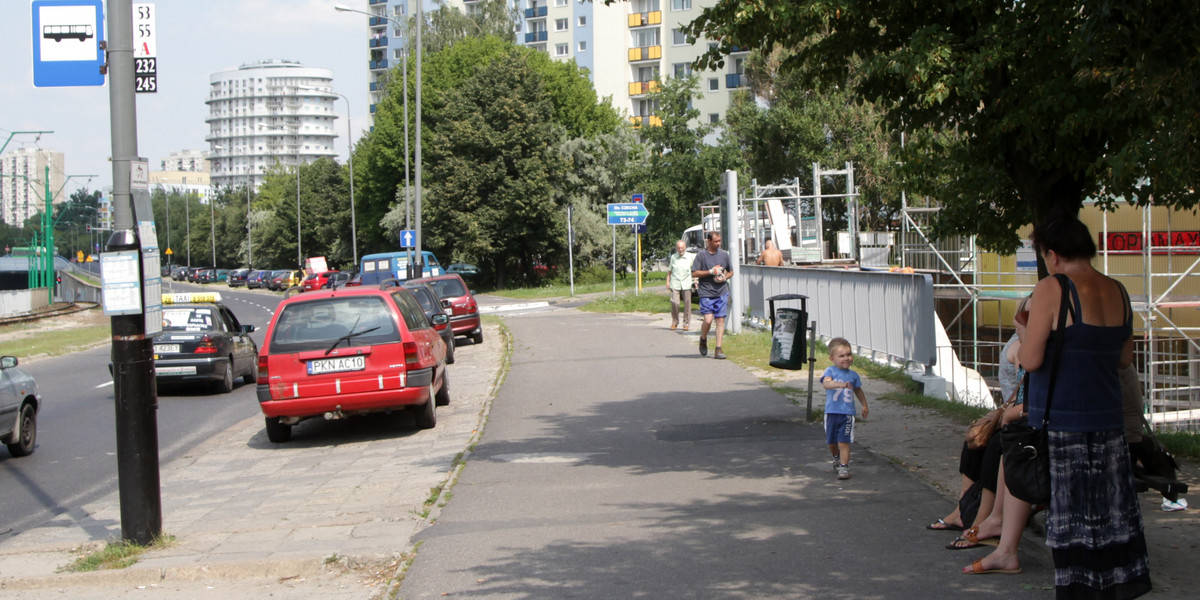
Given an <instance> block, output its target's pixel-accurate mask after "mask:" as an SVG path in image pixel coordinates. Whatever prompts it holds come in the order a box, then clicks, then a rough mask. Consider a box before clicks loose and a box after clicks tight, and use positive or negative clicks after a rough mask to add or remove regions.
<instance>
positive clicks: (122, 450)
mask: <svg viewBox="0 0 1200 600" xmlns="http://www.w3.org/2000/svg"><path fill="white" fill-rule="evenodd" d="M108 8H109V17H110V19H109V23H110V26H111V29H110V33H111V36H110V40H109V45H108V69H109V82H108V85H109V94H108V98H109V112H110V119H111V131H112V163H113V192H112V201H113V214H114V219H115V221H114V225H113V232H112V235H111V236H110V237H109V238H108V244H107V248H106V250H108V252H109V253H112V254H114V255H115V254H128V253H130V252H132V253H133V254H134V255H135V256H136V257H137V258H134V260H133V265H132V269H133V274H134V276H135V278H136V280H138V281H139V282H140V281H141V280H142V278H143V277H145V275H146V274H145V273H138V271H139V270H140V267H141V263H142V261H141V259H140V255H141V241H140V240H139V238H138V232H137V228H136V227H135V216H134V208H133V194H132V186H133V175H132V166H133V162H134V161H135V160H136V158H137V155H138V153H137V103H136V100H135V97H134V72H133V71H134V68H133V7H132V0H110V1H109V4H108ZM128 262H129V261H127V260H122V261H120V263H121V264H126V265H127V264H128ZM104 264H105V263H104V262H102V263H101V265H102V267H103V265H104ZM124 270H125V271H128V270H129V269H128V268H126V269H124ZM156 275H157V274H156ZM141 287H142V286H141V285H139V286H138V289H137V291H136V292H135V293H136V295H137V296H140V295H141ZM106 304H107V298H106ZM142 310H144V306H143V307H142ZM112 358H113V399H114V405H115V409H116V437H117V484H118V490H119V495H120V504H121V537H122V538H123V539H125V540H126V541H129V542H134V543H137V544H142V545H146V544H149V543H151V542H153V541H154V540H155V539H156V538H158V537H159V536H160V535H161V534H162V494H161V489H160V485H159V483H160V482H159V471H158V466H159V465H158V421H157V410H158V398H157V395H158V390H157V389H156V387H155V381H154V355H153V352H152V346H151V340H150V338H149V337H147V336H146V324H145V316H144V314H143V313H142V311H141V310H139V311H137V312H133V313H132V314H128V313H127V314H114V315H113V316H112Z"/></svg>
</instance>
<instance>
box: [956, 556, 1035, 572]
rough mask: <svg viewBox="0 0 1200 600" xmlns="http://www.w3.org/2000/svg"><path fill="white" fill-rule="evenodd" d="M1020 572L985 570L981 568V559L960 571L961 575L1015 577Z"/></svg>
mask: <svg viewBox="0 0 1200 600" xmlns="http://www.w3.org/2000/svg"><path fill="white" fill-rule="evenodd" d="M1020 572H1021V569H1020V568H1016V569H985V568H983V559H982V558H981V559H979V560H977V561H975V562H973V563H971V566H969V567H963V570H962V573H963V575H989V574H996V575H1016V574H1017V573H1020Z"/></svg>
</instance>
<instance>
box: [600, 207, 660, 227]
mask: <svg viewBox="0 0 1200 600" xmlns="http://www.w3.org/2000/svg"><path fill="white" fill-rule="evenodd" d="M648 216H650V211H648V210H646V205H645V204H641V203H637V202H626V203H613V204H609V205H608V224H609V225H641V224H642V223H645V222H646V217H648Z"/></svg>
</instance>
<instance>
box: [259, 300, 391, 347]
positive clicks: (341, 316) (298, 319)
mask: <svg viewBox="0 0 1200 600" xmlns="http://www.w3.org/2000/svg"><path fill="white" fill-rule="evenodd" d="M347 336H348V337H347ZM340 338H347V339H344V340H342V342H341V344H339V346H340V347H346V346H371V345H375V344H387V343H392V342H399V341H400V335H399V332H398V331H397V329H396V322H395V321H394V320H393V318H392V311H391V310H389V309H388V306H387V304H386V303H385V302H384V299H383V298H381V297H378V296H358V297H342V298H324V299H320V300H310V301H307V302H299V303H296V304H289V305H287V306H285V307H284V308H283V311H282V312H281V313H280V314H279V319H278V321H276V323H275V330H274V331H273V332H272V334H271V340H270V348H269V350H268V352H269V353H271V354H277V353H288V352H302V351H306V350H328V349H329V348H330V347H332V346H333V344H334V342H337V341H338V340H339V339H340Z"/></svg>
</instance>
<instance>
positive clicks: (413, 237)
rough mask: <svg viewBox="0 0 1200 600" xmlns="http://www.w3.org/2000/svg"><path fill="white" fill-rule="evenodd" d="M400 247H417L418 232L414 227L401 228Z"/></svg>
mask: <svg viewBox="0 0 1200 600" xmlns="http://www.w3.org/2000/svg"><path fill="white" fill-rule="evenodd" d="M400 247H401V248H416V247H417V232H416V231H414V230H412V229H401V230H400Z"/></svg>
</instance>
